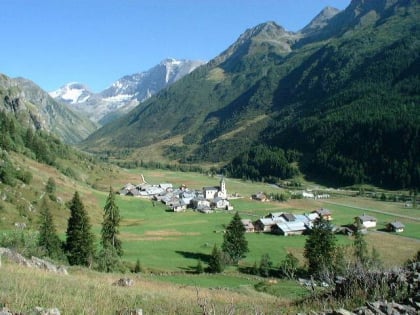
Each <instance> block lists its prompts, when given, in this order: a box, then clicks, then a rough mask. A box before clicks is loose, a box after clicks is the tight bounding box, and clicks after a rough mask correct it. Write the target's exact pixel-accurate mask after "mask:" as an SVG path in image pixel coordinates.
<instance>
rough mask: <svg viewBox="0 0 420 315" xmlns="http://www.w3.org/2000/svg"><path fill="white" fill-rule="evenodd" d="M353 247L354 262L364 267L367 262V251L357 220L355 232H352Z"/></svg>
mask: <svg viewBox="0 0 420 315" xmlns="http://www.w3.org/2000/svg"><path fill="white" fill-rule="evenodd" d="M353 247H354V257H355V259H356V263H358V264H360V266H361V267H366V266H367V264H368V262H369V252H368V248H367V243H366V240H365V238H364V236H363V233H362V232H361V227H360V223H359V222H358V224H357V229H356V232H355V233H354V241H353Z"/></svg>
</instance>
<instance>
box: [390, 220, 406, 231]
mask: <svg viewBox="0 0 420 315" xmlns="http://www.w3.org/2000/svg"><path fill="white" fill-rule="evenodd" d="M389 225H390V226H392V227H393V228H394V229H403V228H404V227H405V225H404V224H402V223H401V222H400V221H395V222H390V223H389Z"/></svg>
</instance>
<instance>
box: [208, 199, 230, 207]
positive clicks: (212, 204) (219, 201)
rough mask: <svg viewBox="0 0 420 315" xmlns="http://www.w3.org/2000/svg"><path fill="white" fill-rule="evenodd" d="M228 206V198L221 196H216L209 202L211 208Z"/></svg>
mask: <svg viewBox="0 0 420 315" xmlns="http://www.w3.org/2000/svg"><path fill="white" fill-rule="evenodd" d="M229 206H230V203H229V200H227V199H223V198H221V197H216V198H214V199H213V200H212V201H211V202H210V207H211V208H212V209H228V208H229Z"/></svg>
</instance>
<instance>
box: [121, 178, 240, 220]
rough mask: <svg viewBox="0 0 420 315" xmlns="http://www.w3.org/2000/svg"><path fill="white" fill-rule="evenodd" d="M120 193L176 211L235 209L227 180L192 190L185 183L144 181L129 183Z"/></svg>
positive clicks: (205, 211)
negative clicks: (154, 202) (136, 183)
mask: <svg viewBox="0 0 420 315" xmlns="http://www.w3.org/2000/svg"><path fill="white" fill-rule="evenodd" d="M119 194H120V195H125V196H134V197H143V198H149V199H152V200H154V201H160V202H162V203H164V204H165V205H167V206H168V208H169V209H171V210H172V211H174V212H182V211H185V210H187V209H193V210H196V211H199V212H202V213H212V212H214V211H215V210H217V209H222V210H233V207H232V205H231V204H230V202H229V200H228V194H227V190H226V181H225V179H224V178H222V179H221V180H220V185H219V186H211V187H203V188H202V189H199V190H196V189H194V190H192V189H189V188H187V187H186V186H185V185H182V186H181V187H178V188H175V187H173V185H172V184H170V183H161V184H157V185H151V184H148V183H146V182H143V183H142V184H139V185H132V184H127V185H125V186H124V187H123V188H122V189H121V190H120V191H119Z"/></svg>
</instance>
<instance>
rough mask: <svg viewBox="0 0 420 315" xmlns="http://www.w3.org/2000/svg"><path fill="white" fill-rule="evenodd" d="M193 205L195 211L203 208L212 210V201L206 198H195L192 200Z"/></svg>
mask: <svg viewBox="0 0 420 315" xmlns="http://www.w3.org/2000/svg"><path fill="white" fill-rule="evenodd" d="M191 205H192V207H193V208H194V209H197V210H199V209H202V208H209V209H210V201H209V200H207V199H204V198H194V199H192V200H191Z"/></svg>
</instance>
